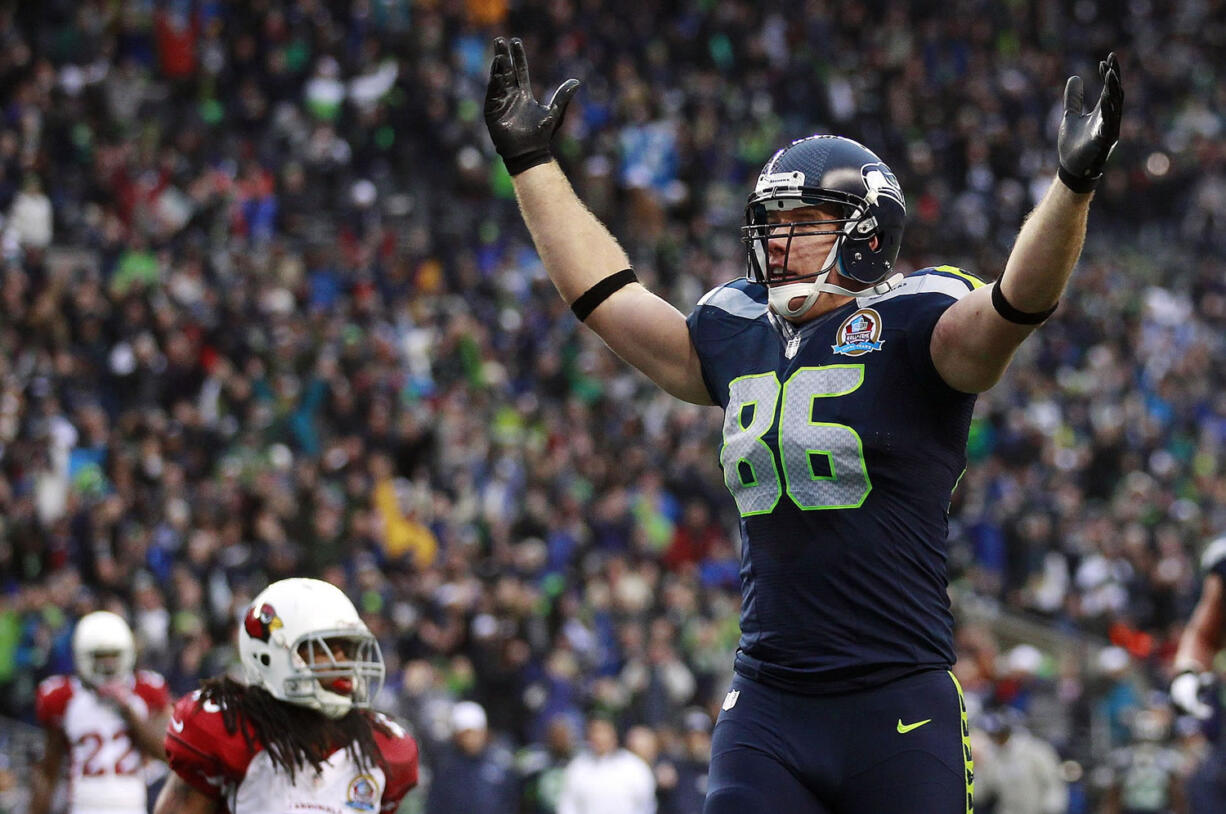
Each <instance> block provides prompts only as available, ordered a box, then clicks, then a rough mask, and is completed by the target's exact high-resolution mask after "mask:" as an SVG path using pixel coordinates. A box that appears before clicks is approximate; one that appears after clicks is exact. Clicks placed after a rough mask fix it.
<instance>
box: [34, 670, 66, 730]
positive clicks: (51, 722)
mask: <svg viewBox="0 0 1226 814" xmlns="http://www.w3.org/2000/svg"><path fill="white" fill-rule="evenodd" d="M71 699H72V679H70V678H69V677H68V676H51V677H50V678H47V679H44V680H43V681H42V682H41V683H40V684H39V685H38V695H37V696H36V697H35V698H34V714H35V716H37V718H38V722H39V723H40V724H42V725H43V726H46V727H53V728H55V729H62V728H63V726H64V711H65V710H67V709H68V702H69V701H70V700H71Z"/></svg>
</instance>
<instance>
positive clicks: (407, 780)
mask: <svg viewBox="0 0 1226 814" xmlns="http://www.w3.org/2000/svg"><path fill="white" fill-rule="evenodd" d="M375 719H376V720H377V721H378V722H379V723H381V724H383V726H384V727H386V728H387V729H388V731H389V732H390V733H391V734H384V733H383V732H382V731H380V729H379V728H378V727H376V728H375V743H376V744H378V746H379V753H380V755H382V758H383V771H384V772H385V773H386V775H387V784H386V787H385V788H384V789H383V801H382V804H381V806H380V809H381V810H382V811H385V812H386V811H395V810H396V807H397V806H399V805H400V800H401V799H402V798H403V797H404V796H405V795H406V794H408V793H409V790H410V789H412V788H413V787H414V786H416V785H417V741H415V740H413V736H412V735H410V734H409V733H408V732H405V731H404V728H403V727H401V726H400V724H398V723H396V722H395V721H393V720H392V719H390V718H388V717H387V716H385V715H383V714H381V713H375Z"/></svg>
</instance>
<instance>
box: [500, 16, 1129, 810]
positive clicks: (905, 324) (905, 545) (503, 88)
mask: <svg viewBox="0 0 1226 814" xmlns="http://www.w3.org/2000/svg"><path fill="white" fill-rule="evenodd" d="M1099 77H1100V78H1101V79H1102V82H1103V91H1102V94H1101V95H1100V97H1099V98H1098V100H1097V103H1096V104H1095V105H1094V106H1093V107H1092V108H1091V110H1090V111H1089V112H1086V111H1084V110H1083V105H1082V103H1083V88H1082V82H1081V79H1080V78H1079V77H1076V76H1074V77H1071V78H1070V79H1069V81H1068V84H1067V86H1066V88H1065V95H1064V118H1063V122H1062V124H1061V126H1060V134H1059V144H1058V153H1059V173H1058V177H1056V178H1053V179H1052V181H1051V184H1050V186H1049V187H1048V189H1047V192H1046V194H1045V195H1044V197H1043V199H1042V201H1040V202H1039V204H1038V205H1037V206H1036V207H1035V209H1034V211H1033V212H1031V213H1030V216H1029V218H1027V220H1026V222H1025V224H1024V225H1023V226H1022V229H1021V232H1020V234H1019V235H1018V237H1017V240H1016V242H1015V243H1014V246H1013V250H1012V252H1011V253H1010V256H1009V259H1008V263H1007V264H1006V267H1005V270H1004V272H1003V274H1002V275H1001V276H1000V277H999V278H998V279H997V280H996V282H995V284H994V285H990V286H987V285H983V284H982V283H980V281H979V280H978V278H976V277H973V276H971V275H969V274H966V273H965V272H963V271H961V270H960V269H956V268H953V267H950V266H938V267H935V268H926V269H921V270H919V271H915V272H913V273H911V274H908V275H904V274H902V273H901V272H900V270H899V268H898V267H897V258H898V251H899V246H900V243H901V240H902V230H903V225H904V222H905V220H906V205H905V198H904V196H903V193H902V189H901V187H900V185H899V183H898V180H897V178H896V177H895V176H894V173H893V172H891V171H890V168H889V167H888V166H887V165H886V164H885V162H883V161H882V160H881V159H880V158H879V157H878V156H876V155H875V154H873V153H872V152H871V151H870V150H868V149H867V148H866V147H864V146H863V145H861V144H858V143H857V142H855V141H852V140H850V139H847V138H841V137H839V136H833V135H815V136H810V137H808V138H802V139H799V140H797V141H794V142H792V143H791V144H789V145H787V146H785V147H784V148H783V149H781V150H779V151H778V152H777V153H775V155H774V156H773V157H772V158H771V159H770V161H768V162H767V164H766V166H765V167H763V169H762V172H761V175H760V176H759V177H758V181H757V185H756V186H755V188H754V190H753V192H752V194H750V196H749V200H748V206H747V207H746V212H745V215H746V217H745V227H744V229H743V237H744V241H745V243H746V245H747V248H748V252H747V258H746V259H747V264H746V266H747V272H746V275H745V277H743V278H741V279H738V280H735V281H733V282H730V283H726V284H724V285H722V286H719V287H718V288H716V289H714V290H713V291H711V292H710V293H708V294H707V295H706V296H705V297H703V298H702V299H701V300H699V302H698V304H697V306H696V307H695V308H694V310H693V312H692V313H691V314H690V315H689V317H688V318H687V317H685V316H683V315H682V314H681V313H680V312H679V311H677V310H676V309H675V308H674V307H673V306H672V305H670V304H669V303H668V302H666V301H665V300H663V299H661V298H660V297H658V296H655V295H654V294H652V293H651V292H649V291H648V290H647V289H646V288H645V287H643V286H642V285H640V284H639V283H638V282H637V279H636V277H635V273H634V271H633V270H632V269H630V268H629V265H630V262H629V259H628V258H627V256H626V253H625V252H624V251H623V250H622V249H621V247H620V246H619V245H618V243H617V241H616V240H614V238H613V237H612V236H611V235H610V234H609V232H608V230H607V229H606V228H605V227H604V226H603V225H602V224H601V223H600V222H599V221H598V220H597V219H596V218H595V217H594V216H593V215H592V213H591V212H589V211H588V210H587V208H586V207H585V206H584V205H583V203H582V202H581V201H580V200H579V198H578V196H577V195H576V194H575V192H574V190H573V189H572V188H571V186H570V183H569V182H568V181H567V179H566V176H565V175H564V174H563V172H562V170H561V169H560V168H559V166H558V164H557V162H555V161H554V160H553V159H552V156H551V153H550V141H551V139H552V136H553V134H554V132H555V131H556V130H557V129H558V127H559V126H560V124H561V122H562V117H563V115H564V114H565V112H566V107H567V105H568V104H569V102H570V100H571V99H572V98H573V96H574V94H575V92H576V90H577V89H578V87H579V82H578V81H577V80H574V79H571V80H568V81H567V82H565V83H564V84H563V85H562V86H561V87H560V88H558V90H557V91H556V92H555V93H554V94H553V96H552V97H551V98H550V100H549V102H548V103H547V104H541V103H539V102H538V101H537V100H536V98H535V96H534V95H533V91H532V86H531V83H530V81H529V78H528V66H527V59H526V56H525V52H524V46H523V43H522V42H520V41H519V40H511V41H510V42H507V41H506V40H503V39H498V40H497V41H496V43H495V54H494V60H493V65H492V67H491V70H490V81H489V86H488V89H487V92H486V99H485V121H486V126H487V127H488V129H489V132H490V136H491V138H492V140H493V143H494V147H495V148H496V149H497V151H498V153H499V155H501V156H502V159H503V161H504V163H505V164H506V167H507V170H508V172H509V173H510V174H511V177H512V182H513V184H514V187H515V194H516V197H517V199H518V201H519V206H520V211H521V213H522V214H523V217H524V220H525V222H526V223H527V226H528V230H529V231H530V232H531V234H532V239H533V241H534V242H535V244H536V247H537V250H538V251H539V253H540V256H541V259H542V261H543V262H544V265H545V269H546V271H547V272H548V273H549V276H550V278H551V279H552V280H553V283H554V285H555V286H556V287H557V289H558V292H559V293H560V294H561V295H562V297H563V298H564V299H565V300H566V301H567V302H569V303H570V304H571V308H572V309H573V310H574V312H575V314H576V316H577V317H578V318H579V319H580V320H581V321H583V322H585V323H586V324H587V325H588V326H590V327H591V328H592V329H593V330H595V331H596V333H597V334H599V335H600V337H601V339H603V340H604V341H605V343H606V344H607V345H608V346H609V347H610V348H611V349H612V350H613V351H614V352H616V353H617V354H618V355H619V356H621V357H622V358H623V359H624V360H626V361H627V362H629V363H630V364H632V365H634V366H635V367H637V368H638V369H639V370H640V371H642V372H643V373H644V374H646V375H647V376H648V377H649V378H650V379H652V380H653V381H654V382H656V383H657V384H658V385H660V386H661V387H662V388H663V389H664V390H666V391H668V392H669V393H671V394H673V395H674V396H677V397H678V398H681V399H684V400H686V401H689V402H693V403H695V404H715V405H719V406H720V407H721V408H723V410H724V425H723V426H724V438H723V445H722V447H721V450H720V462H721V464H722V466H723V474H724V482H725V483H726V485H727V487H728V489H729V491H730V492H731V493H732V496H733V498H734V500H735V502H736V507H737V509H738V511H739V513H740V516H741V535H742V541H743V545H742V555H741V591H742V604H741V641H740V647H739V650H738V653H737V656H736V660H735V664H734V668H735V673H736V674H735V677H734V678H733V681H732V688H731V691H730V692H729V693H728V696H727V698H726V699H725V701H724V705H723V711H722V712H721V714H720V716H719V720H718V722H717V723H716V726H715V729H714V732H713V735H712V744H711V769H710V776H709V780H708V787H707V788H708V793H707V799H706V803H705V809H704V810H705V811H706V812H707V814H732V813H733V812H735V814H763V813H764V812H772V813H773V812H777V811H786V812H789V814H897V812H899V811H906V812H907V814H951V812H955V811H959V812H960V811H970V809H971V804H972V803H971V798H972V795H971V787H972V778H973V775H972V771H971V757H970V747H969V740H968V737H967V729H966V716H965V708H964V705H963V703H962V698H961V691H960V690H959V689H958V687H957V683H956V681H955V680H954V678H953V674H952V673H950V672H949V670H950V667H951V665H952V664H953V661H954V650H953V643H952V638H953V634H952V629H953V618H952V614H951V613H950V608H949V599H948V596H947V593H946V588H947V575H946V562H945V560H946V550H947V541H946V536H947V533H948V525H947V511H948V508H949V503H950V496H951V494H952V492H953V489H954V485H955V484H956V483H957V481H958V478H959V477H960V476H961V474H962V472H963V470H964V467H965V465H966V439H967V433H968V429H969V427H970V420H971V411H972V408H973V406H974V403H975V396H976V394H977V393H980V392H982V391H984V390H987V389H988V388H989V387H991V386H992V385H993V384H995V383H996V382H997V380H999V379H1000V377H1001V375H1002V374H1003V373H1004V370H1005V368H1006V367H1007V366H1008V364H1009V361H1010V359H1011V358H1012V357H1013V353H1014V351H1015V350H1016V349H1017V347H1018V346H1019V345H1020V344H1021V342H1022V341H1023V340H1024V339H1025V338H1026V337H1027V336H1029V335H1030V333H1031V332H1033V331H1034V330H1035V328H1036V327H1038V326H1039V325H1040V324H1042V323H1043V322H1044V321H1045V320H1046V319H1047V318H1048V317H1049V316H1051V314H1052V313H1053V312H1054V311H1055V308H1056V303H1057V301H1058V300H1059V298H1060V295H1061V294H1062V292H1063V291H1064V288H1065V285H1066V283H1067V281H1068V279H1069V276H1070V274H1071V273H1072V270H1073V266H1074V265H1075V263H1076V261H1077V257H1078V255H1079V254H1080V252H1081V246H1082V243H1083V241H1084V239H1085V232H1086V219H1087V215H1088V212H1089V208H1090V199H1091V198H1092V197H1093V195H1092V192H1093V189H1094V186H1095V184H1096V183H1097V182H1098V180H1099V178H1100V176H1101V174H1102V171H1103V167H1104V165H1105V164H1106V162H1107V158H1108V156H1109V155H1110V153H1111V150H1112V147H1113V146H1114V145H1115V142H1116V140H1117V139H1118V137H1119V129H1120V116H1121V110H1122V105H1123V97H1124V93H1123V89H1122V86H1121V84H1120V68H1119V64H1118V62H1117V61H1116V59H1115V56H1114V55H1111V56H1108V57H1107V59H1106V60H1105V61H1103V62H1102V63H1100V65H1099Z"/></svg>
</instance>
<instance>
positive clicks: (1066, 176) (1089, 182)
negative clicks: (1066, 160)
mask: <svg viewBox="0 0 1226 814" xmlns="http://www.w3.org/2000/svg"><path fill="white" fill-rule="evenodd" d="M1056 175H1057V176H1059V178H1060V182H1061V183H1063V184H1064V185H1065V186H1066V187H1068V188H1069V189H1071V190H1073V192H1076V193H1077V194H1078V195H1084V194H1085V193H1087V192H1093V191H1094V187H1096V186H1098V179H1099V178H1102V177H1103V176H1102V174H1101V173H1100V174H1099V175H1096V176H1094V177H1093V178H1078V177H1077V176H1076V175H1073V174H1072V173H1071V172H1069V171H1068V170H1066V169H1065V168H1064V165H1063V164H1061V165H1060V167H1059V169H1057V170H1056Z"/></svg>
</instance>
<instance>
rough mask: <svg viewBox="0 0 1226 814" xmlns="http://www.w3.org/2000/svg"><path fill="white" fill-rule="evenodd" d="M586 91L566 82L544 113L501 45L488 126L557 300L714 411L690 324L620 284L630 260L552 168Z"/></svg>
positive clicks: (522, 62) (513, 56)
mask: <svg viewBox="0 0 1226 814" xmlns="http://www.w3.org/2000/svg"><path fill="white" fill-rule="evenodd" d="M578 87H579V82H578V81H577V80H574V79H570V80H567V81H566V82H565V83H563V84H562V86H561V87H559V88H558V90H557V91H556V92H555V93H554V94H553V97H552V98H551V99H550V101H549V103H548V104H547V105H542V104H540V103H539V102H537V101H536V99H535V98H534V97H533V95H532V86H531V84H530V81H529V78H528V65H527V59H526V57H525V54H524V47H523V43H522V42H520V41H519V40H518V39H514V40H511V41H510V42H509V43H508V42H507V41H506V40H504V39H502V38H499V39H498V40H497V41H496V42H495V54H494V61H493V64H492V66H491V69H490V84H489V88H488V91H487V93H486V101H485V118H486V124H487V126H488V127H489V130H490V137H491V138H492V139H493V141H494V145H495V147H497V149H498V152H499V154H500V155H501V156H502V158H503V161H504V162H505V163H506V165H507V170H508V172H510V173H511V176H512V181H513V183H514V185H515V194H516V198H517V199H518V201H519V206H520V210H521V212H522V213H523V217H524V222H525V223H526V224H527V226H528V231H529V232H530V233H531V235H532V241H533V243H535V245H536V248H537V251H538V252H539V253H540V256H541V261H542V262H543V263H544V265H545V270H546V271H547V272H548V273H549V277H550V279H551V280H552V281H553V284H554V286H555V287H556V288H557V289H558V293H559V294H561V295H562V298H563V299H565V300H566V301H567V302H568V303H571V304H572V306H574V307H576V310H577V313H579V315H580V316H581V317H582V318H584V321H585V322H586V323H587V325H588V326H589V327H591V328H592V329H593V330H594V331H596V333H597V334H598V335H599V336H600V338H601V339H603V340H604V342H605V344H607V345H608V346H609V347H610V348H611V349H612V350H613V352H614V353H616V354H617V355H618V356H620V357H621V358H622V359H624V360H626V361H627V362H629V363H630V364H631V365H633V366H634V367H636V368H638V369H639V370H640V371H642V372H643V373H644V374H645V375H646V376H647V377H648V378H650V379H651V380H652V381H654V382H655V383H656V384H658V385H660V387H662V388H663V389H664V390H665V391H667V392H669V393H671V394H672V395H674V396H676V397H678V398H681V399H684V400H686V401H690V402H693V403H695V404H710V403H711V400H710V396H709V395H708V394H707V390H706V386H705V385H704V383H703V379H702V371H701V368H700V366H699V362H698V356H697V354H696V353H695V351H694V347H693V344H692V342H691V341H690V336H689V332H688V330H687V328H686V324H685V317H684V316H683V315H682V314H681V312H680V311H678V310H677V309H676V308H674V307H673V306H672V305H670V304H669V303H667V302H666V301H665V300H663V299H661V298H660V297H658V296H656V295H655V294H652V293H651V292H650V291H648V290H647V289H646V288H644V287H643V286H642V285H640V284H639V283H638V282H634V281H632V280H633V277H631V276H629V275H624V276H622V277H617V276H616V275H618V273H619V272H622V271H623V270H624V269H627V268H629V266H630V260H629V258H628V257H627V256H626V253H625V251H623V250H622V248H621V246H620V245H618V243H617V241H616V240H615V239H614V238H613V236H612V235H611V234H610V233H609V230H608V229H606V228H605V226H604V224H602V223H601V222H600V221H599V220H598V219H597V218H596V216H595V215H593V214H592V213H591V212H590V211H589V210H588V208H587V207H586V206H584V204H583V202H582V201H580V200H579V197H578V196H577V195H576V194H575V192H574V190H573V189H572V188H571V185H570V182H569V181H568V180H567V179H566V176H565V175H564V174H563V173H562V170H561V168H560V167H559V166H558V165H557V163H556V162H554V161H553V160H552V157H551V155H550V152H549V142H550V140H551V139H552V137H553V134H554V131H555V130H556V129H557V128H558V126H559V125H560V124H561V122H562V117H563V116H564V115H565V113H566V106H567V104H569V102H570V99H571V97H572V96H573V95H574V93H575V91H576V90H577V89H578Z"/></svg>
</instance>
